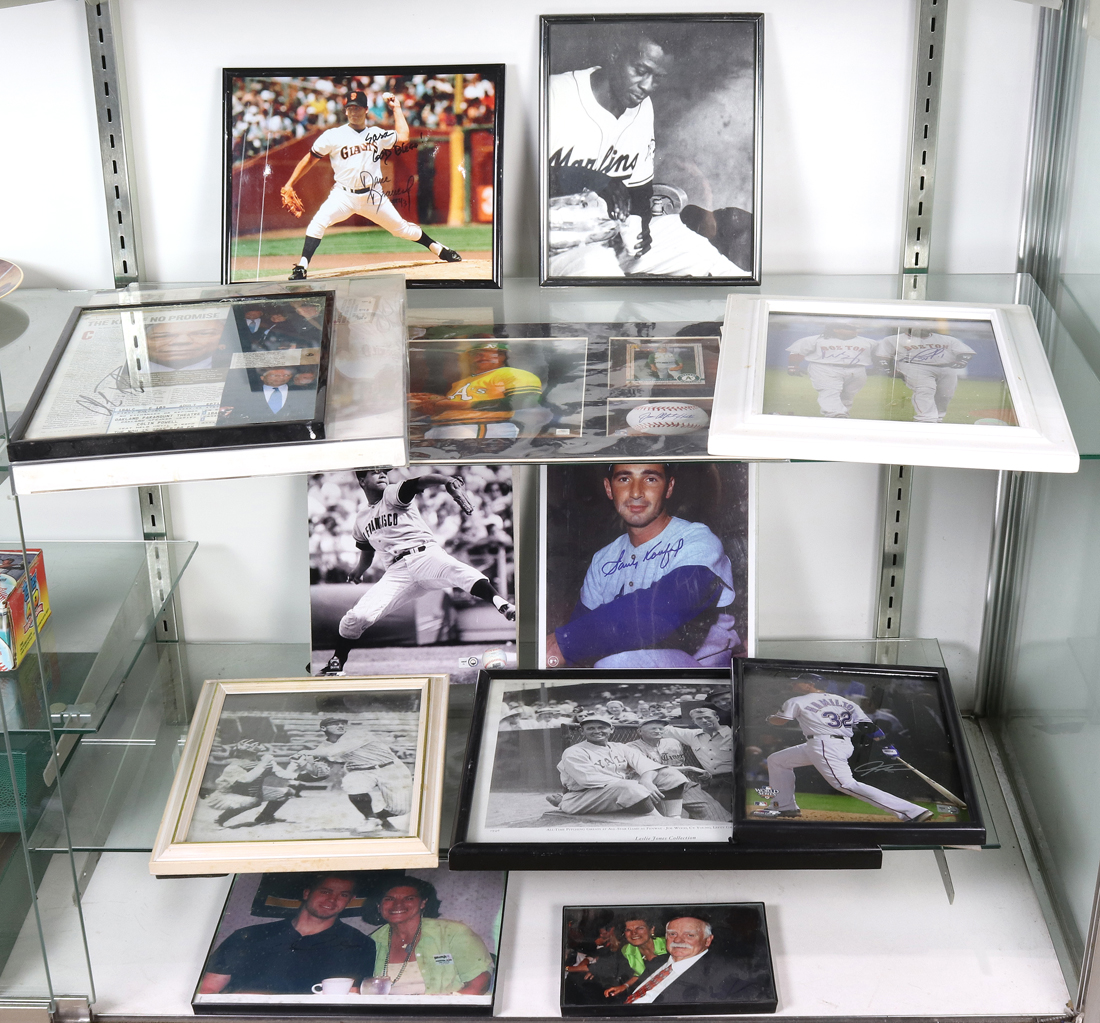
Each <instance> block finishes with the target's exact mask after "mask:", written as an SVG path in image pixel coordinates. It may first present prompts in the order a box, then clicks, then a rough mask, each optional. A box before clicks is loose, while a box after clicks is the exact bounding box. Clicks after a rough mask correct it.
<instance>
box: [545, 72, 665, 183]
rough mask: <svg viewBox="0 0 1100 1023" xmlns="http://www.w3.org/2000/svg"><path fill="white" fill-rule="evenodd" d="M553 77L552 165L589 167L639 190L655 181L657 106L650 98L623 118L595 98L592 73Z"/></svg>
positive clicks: (570, 73) (627, 109) (550, 106)
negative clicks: (654, 129)
mask: <svg viewBox="0 0 1100 1023" xmlns="http://www.w3.org/2000/svg"><path fill="white" fill-rule="evenodd" d="M595 70H596V68H594V67H590V68H586V69H585V70H583V71H567V72H565V73H564V74H561V75H551V76H550V101H549V107H548V109H549V121H550V131H549V135H550V166H551V167H587V168H589V169H591V170H596V171H599V172H600V173H602V174H606V175H607V176H608V177H609V178H618V179H620V180H621V181H623V182H625V183H626V184H627V185H629V186H631V187H633V186H636V185H644V184H647V183H648V182H650V181H652V180H653V153H654V149H655V143H654V140H653V104H652V103H651V102H650V100H649V97H648V96H647V97H646V98H645V99H644V100H642V102H641V103H639V104H638V105H637V106H636V107H627V108H626V110H624V111H623V114H622V116H621V117H615V116H614V115H613V114H612V113H611V111H610V110H608V109H606V108H605V107H603V106H601V104H600V102H599V101H598V100H597V99H596V97H595V96H594V95H593V94H592V81H591V79H592V72H593V71H595Z"/></svg>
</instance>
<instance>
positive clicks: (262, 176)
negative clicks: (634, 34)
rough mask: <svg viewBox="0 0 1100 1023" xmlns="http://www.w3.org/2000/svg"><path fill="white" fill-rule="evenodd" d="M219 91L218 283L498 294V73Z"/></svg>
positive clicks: (236, 72) (443, 69)
mask: <svg viewBox="0 0 1100 1023" xmlns="http://www.w3.org/2000/svg"><path fill="white" fill-rule="evenodd" d="M222 79H223V100H224V131H225V141H224V168H225V169H224V174H225V180H224V184H223V193H224V197H225V207H224V224H223V231H222V238H223V242H222V245H223V253H222V281H223V283H226V284H235V283H239V282H244V281H261V280H268V279H275V280H287V279H290V280H307V279H308V280H323V279H327V278H337V277H358V276H363V275H367V274H372V273H393V272H396V273H401V274H403V275H404V276H405V278H406V282H407V284H408V286H409V287H410V288H417V287H420V288H433V287H448V288H498V287H500V281H501V267H502V257H501V244H500V240H501V230H500V213H501V198H500V194H501V182H502V168H501V154H502V152H503V148H502V130H503V124H504V116H503V115H504V65H503V64H482V65H446V66H443V65H440V66H418V67H408V66H401V67H384V66H383V67H330V68H318V67H310V68H227V69H225V70H223V72H222ZM349 101H350V102H349ZM357 108H358V109H357ZM349 111H351V113H349ZM364 118H365V124H364V123H361V122H362V121H363V119H364Z"/></svg>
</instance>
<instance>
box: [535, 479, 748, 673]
mask: <svg viewBox="0 0 1100 1023" xmlns="http://www.w3.org/2000/svg"><path fill="white" fill-rule="evenodd" d="M750 478H751V473H750V469H749V466H747V465H745V464H743V463H722V462H692V463H672V462H615V463H607V464H603V465H549V466H545V467H543V469H542V495H541V505H540V523H539V541H540V551H541V559H540V569H539V570H540V579H539V626H540V627H539V635H540V643H541V663H542V665H543V666H544V667H547V668H566V667H584V668H717V667H728V666H729V664H730V661H731V660H732V659H734V658H738V657H744V656H746V655H747V654H749V653H751V646H752V643H753V641H754V635H753V634H754V626H753V596H752V560H753V559H752V557H751V546H752V536H753V527H752V521H751V516H752V507H753V502H752V499H751V495H750Z"/></svg>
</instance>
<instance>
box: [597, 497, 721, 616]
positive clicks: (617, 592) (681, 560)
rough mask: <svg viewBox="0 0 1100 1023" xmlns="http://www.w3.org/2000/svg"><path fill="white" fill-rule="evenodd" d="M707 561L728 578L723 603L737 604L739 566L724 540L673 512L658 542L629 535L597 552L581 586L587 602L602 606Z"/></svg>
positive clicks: (706, 565) (712, 568) (707, 564)
mask: <svg viewBox="0 0 1100 1023" xmlns="http://www.w3.org/2000/svg"><path fill="white" fill-rule="evenodd" d="M685 565H702V566H703V567H704V568H709V569H710V570H711V571H712V572H713V573H714V574H715V575H716V576H718V578H719V579H721V580H722V584H723V586H722V592H721V595H720V596H719V598H718V603H717V605H716V606H717V607H726V606H728V605H729V604H732V603H733V598H734V590H733V566H732V565H731V564H730V559H729V556H728V555H727V554H726V552H725V549H724V548H723V547H722V541H721V540H719V539H718V537H716V536H715V535H714V534H713V533H712V532H711V531H710V530H709V529H707V527H706V526H704V525H703V523H701V522H688V521H687V520H686V519H681V518H677V517H676V516H673V517H672V519H671V520H670V521H669V524H668V525H667V526H665V528H664V529H662V530H661V532H660V533H658V534H657V535H656V536H655V537H654V538H653V539H652V540H650V541H649V542H648V543H644V544H642V545H641V546H640V547H635V546H634V545H633V544H632V543H631V542H630V534H629V533H624V534H623V535H622V536H620V537H618V538H617V539H616V540H613V541H612V542H611V543H609V544H608V545H607V546H606V547H604V548H603V549H602V550H599V551H597V552H596V554H595V555H594V556H593V558H592V563H591V564H590V565H589V566H588V574H587V575H586V576H585V577H584V585H583V586H582V587H581V603H582V604H583V605H584V606H585V607H587V608H590V609H591V608H596V607H600V606H601V605H602V604H607V603H609V602H610V601H612V600H614V599H615V598H616V597H622V596H624V595H626V594H628V593H636V592H638V591H639V590H645V589H648V588H649V587H650V586H652V585H653V584H654V583H656V582H657V581H658V580H659V579H662V578H663V577H664V576H666V575H668V573H669V572H671V571H673V569H677V568H682V567H683V566H685Z"/></svg>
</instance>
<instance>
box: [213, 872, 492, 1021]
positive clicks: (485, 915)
mask: <svg viewBox="0 0 1100 1023" xmlns="http://www.w3.org/2000/svg"><path fill="white" fill-rule="evenodd" d="M506 880H507V875H506V874H504V873H502V872H501V871H471V872H469V873H463V874H459V873H452V872H451V871H449V870H447V869H446V868H442V869H438V870H430V869H427V870H361V871H328V870H326V869H325V868H323V867H322V868H321V869H320V870H318V871H316V872H313V873H278V874H274V873H271V874H238V875H237V877H236V878H235V879H234V881H233V886H232V887H231V888H230V889H229V896H228V898H227V899H226V901H225V908H224V909H223V910H222V915H221V920H220V921H219V922H218V928H217V930H216V931H215V933H214V938H213V941H212V942H211V944H210V952H209V954H208V955H207V957H206V962H205V963H204V964H203V968H202V973H201V974H200V976H199V981H198V984H197V986H196V989H195V994H194V996H193V998H192V1000H191V1005H192V1008H193V1009H194V1010H195V1012H196V1013H221V1014H225V1013H230V1014H232V1013H262V1014H272V1013H278V1011H279V1006H285V1007H287V1009H288V1010H289V1011H290V1012H292V1013H299V1014H300V1013H305V1014H309V1015H313V1014H324V1013H339V1014H348V1013H365V1014H371V1013H374V1014H378V1013H385V1014H386V1015H412V1014H428V1013H432V1014H438V1013H439V1011H440V1008H442V1007H446V1010H447V1013H448V1015H455V1014H470V1015H475V1014H477V1015H486V1016H488V1015H491V1014H492V1009H493V997H494V993H495V990H496V976H497V968H496V964H497V960H498V957H499V943H500V927H501V917H502V915H503V912H504V890H505V884H506Z"/></svg>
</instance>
